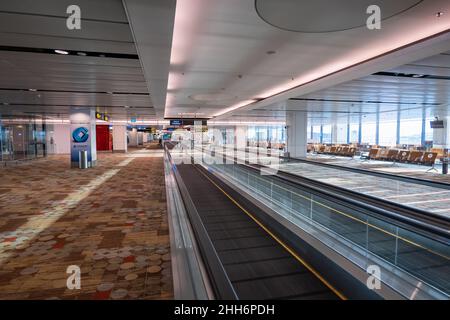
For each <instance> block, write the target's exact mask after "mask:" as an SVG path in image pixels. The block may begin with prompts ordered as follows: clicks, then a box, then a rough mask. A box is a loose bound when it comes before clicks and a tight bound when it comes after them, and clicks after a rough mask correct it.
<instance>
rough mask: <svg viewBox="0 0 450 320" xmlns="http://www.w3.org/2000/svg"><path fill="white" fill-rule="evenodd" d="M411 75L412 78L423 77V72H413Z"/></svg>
mask: <svg viewBox="0 0 450 320" xmlns="http://www.w3.org/2000/svg"><path fill="white" fill-rule="evenodd" d="M412 77H413V78H421V77H423V74H413V75H412Z"/></svg>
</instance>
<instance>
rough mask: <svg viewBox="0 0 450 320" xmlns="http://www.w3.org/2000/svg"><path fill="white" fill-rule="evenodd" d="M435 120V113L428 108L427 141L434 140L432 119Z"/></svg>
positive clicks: (426, 119) (426, 116) (426, 113)
mask: <svg viewBox="0 0 450 320" xmlns="http://www.w3.org/2000/svg"><path fill="white" fill-rule="evenodd" d="M433 120H434V114H433V113H432V112H431V111H430V109H428V110H427V111H426V112H425V141H433V129H432V128H431V125H430V121H433Z"/></svg>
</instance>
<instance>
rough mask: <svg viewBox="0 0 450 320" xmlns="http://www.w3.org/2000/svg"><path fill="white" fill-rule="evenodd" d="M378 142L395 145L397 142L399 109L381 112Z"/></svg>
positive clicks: (386, 145) (390, 145)
mask: <svg viewBox="0 0 450 320" xmlns="http://www.w3.org/2000/svg"><path fill="white" fill-rule="evenodd" d="M379 126H380V127H379V141H378V144H379V145H381V146H385V147H393V146H395V145H396V143H397V111H393V112H383V113H380V124H379Z"/></svg>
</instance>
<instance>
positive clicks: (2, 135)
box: [0, 118, 47, 161]
mask: <svg viewBox="0 0 450 320" xmlns="http://www.w3.org/2000/svg"><path fill="white" fill-rule="evenodd" d="M0 121H1V122H0V150H1V153H0V161H13V160H27V159H35V158H41V157H45V156H46V155H47V152H46V126H45V122H44V121H43V120H42V119H41V118H27V119H21V120H18V119H7V118H6V119H2V120H0Z"/></svg>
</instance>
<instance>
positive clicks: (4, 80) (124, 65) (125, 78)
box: [0, 0, 155, 120]
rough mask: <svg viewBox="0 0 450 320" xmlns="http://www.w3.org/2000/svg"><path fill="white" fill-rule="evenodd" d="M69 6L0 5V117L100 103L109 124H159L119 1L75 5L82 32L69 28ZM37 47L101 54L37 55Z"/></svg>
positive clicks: (56, 113) (42, 2) (54, 1)
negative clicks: (133, 119)
mask: <svg viewBox="0 0 450 320" xmlns="http://www.w3.org/2000/svg"><path fill="white" fill-rule="evenodd" d="M70 4H73V1H69V0H39V1H33V0H20V1H1V2H0V46H2V47H1V48H0V69H1V72H0V113H1V114H3V116H6V115H16V116H17V115H24V114H46V115H47V116H49V117H53V118H67V114H68V113H69V112H70V109H71V107H73V106H95V107H96V108H97V109H98V110H99V111H101V112H106V113H108V114H109V115H110V117H111V119H117V120H129V119H130V117H138V118H139V119H142V120H149V119H154V118H155V111H154V109H153V106H152V103H151V99H150V96H149V94H148V89H147V83H146V81H145V78H144V74H143V72H142V68H141V64H140V61H139V59H138V56H137V52H136V48H135V45H134V40H133V37H132V33H131V30H130V26H129V24H128V20H127V16H126V13H125V10H124V8H123V5H122V1H121V0H77V1H76V4H77V5H79V6H80V8H81V18H82V22H81V30H69V29H67V27H66V18H67V14H66V8H67V7H68V6H69V5H70ZM4 47H22V49H17V50H21V51H10V50H11V49H10V50H5V48H4ZM36 48H38V49H64V50H73V51H76V52H89V53H90V52H92V53H95V55H96V56H79V55H58V54H50V53H39V52H36ZM100 54H105V55H106V57H101V56H99V55H100ZM110 55H113V56H114V57H109V56H110ZM28 89H37V91H36V92H31V91H28ZM5 103H7V105H5ZM125 106H128V107H125Z"/></svg>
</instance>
